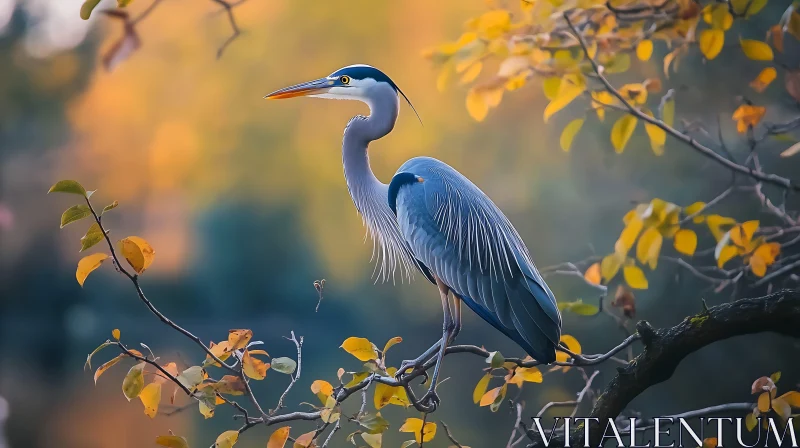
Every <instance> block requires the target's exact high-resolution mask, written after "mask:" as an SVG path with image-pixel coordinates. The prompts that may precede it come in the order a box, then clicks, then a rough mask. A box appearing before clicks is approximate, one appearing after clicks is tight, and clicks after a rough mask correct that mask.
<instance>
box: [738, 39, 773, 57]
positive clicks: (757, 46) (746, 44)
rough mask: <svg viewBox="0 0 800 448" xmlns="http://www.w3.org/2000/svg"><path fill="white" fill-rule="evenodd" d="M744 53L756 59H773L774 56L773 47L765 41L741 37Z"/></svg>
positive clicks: (740, 41)
mask: <svg viewBox="0 0 800 448" xmlns="http://www.w3.org/2000/svg"><path fill="white" fill-rule="evenodd" d="M739 43H740V44H741V45H742V51H744V55H745V56H747V57H748V58H750V59H752V60H754V61H771V60H772V59H773V57H774V55H773V53H772V48H771V47H770V46H769V45H768V44H765V43H764V42H761V41H758V40H752V39H739Z"/></svg>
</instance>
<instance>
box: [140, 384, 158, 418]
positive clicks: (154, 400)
mask: <svg viewBox="0 0 800 448" xmlns="http://www.w3.org/2000/svg"><path fill="white" fill-rule="evenodd" d="M139 399H140V400H142V404H143V405H144V414H145V415H146V416H148V417H150V418H155V417H156V414H157V413H158V404H159V403H160V402H161V383H158V382H155V381H154V382H152V383H150V384H148V385H147V386H145V388H144V389H142V392H141V393H140V394H139Z"/></svg>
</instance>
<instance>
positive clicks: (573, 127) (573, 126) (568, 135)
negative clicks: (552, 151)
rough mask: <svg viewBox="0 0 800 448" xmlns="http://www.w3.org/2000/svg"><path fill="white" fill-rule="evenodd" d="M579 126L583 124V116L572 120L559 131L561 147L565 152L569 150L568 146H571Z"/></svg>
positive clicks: (579, 128)
mask: <svg viewBox="0 0 800 448" xmlns="http://www.w3.org/2000/svg"><path fill="white" fill-rule="evenodd" d="M581 126H583V118H578V119H575V120H572V121H570V122H569V124H568V125H567V126H565V127H564V130H563V131H562V132H561V149H563V150H564V151H565V152H569V149H570V147H572V140H573V139H574V138H575V135H577V134H578V131H580V130H581Z"/></svg>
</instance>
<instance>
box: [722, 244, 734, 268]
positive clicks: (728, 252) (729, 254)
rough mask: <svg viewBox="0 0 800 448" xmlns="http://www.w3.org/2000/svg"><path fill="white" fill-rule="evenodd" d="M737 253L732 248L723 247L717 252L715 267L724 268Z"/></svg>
mask: <svg viewBox="0 0 800 448" xmlns="http://www.w3.org/2000/svg"><path fill="white" fill-rule="evenodd" d="M737 253H738V251H737V250H736V248H735V247H733V246H725V247H723V248H722V250H721V251H720V252H719V258H717V267H719V268H720V269H722V267H723V266H725V263H727V262H728V260H730V259H731V258H733V257H735V256H736V254H737Z"/></svg>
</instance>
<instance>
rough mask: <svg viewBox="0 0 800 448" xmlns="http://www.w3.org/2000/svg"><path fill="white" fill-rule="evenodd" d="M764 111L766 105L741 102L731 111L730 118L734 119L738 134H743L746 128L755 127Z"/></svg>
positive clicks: (765, 110)
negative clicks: (731, 115)
mask: <svg viewBox="0 0 800 448" xmlns="http://www.w3.org/2000/svg"><path fill="white" fill-rule="evenodd" d="M766 112H767V108H766V107H761V106H753V105H751V104H742V105H741V106H739V108H738V109H736V110H735V111H734V112H733V117H732V118H733V120H734V121H736V130H737V131H739V133H740V134H744V133H745V132H747V129H748V128H750V127H755V126H756V125H757V124H758V123H760V122H761V119H762V118H763V117H764V114H765V113H766Z"/></svg>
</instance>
